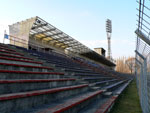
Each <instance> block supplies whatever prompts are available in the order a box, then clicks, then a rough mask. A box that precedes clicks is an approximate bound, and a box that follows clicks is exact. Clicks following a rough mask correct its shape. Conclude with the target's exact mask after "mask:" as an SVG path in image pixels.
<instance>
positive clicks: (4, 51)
mask: <svg viewBox="0 0 150 113" xmlns="http://www.w3.org/2000/svg"><path fill="white" fill-rule="evenodd" d="M0 53H5V54H6V53H7V54H11V55H18V56H24V54H21V53H18V52H15V51H7V50H4V49H2V50H0Z"/></svg>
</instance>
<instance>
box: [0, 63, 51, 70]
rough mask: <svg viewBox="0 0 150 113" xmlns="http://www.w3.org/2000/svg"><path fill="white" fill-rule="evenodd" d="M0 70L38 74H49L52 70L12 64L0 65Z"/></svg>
mask: <svg viewBox="0 0 150 113" xmlns="http://www.w3.org/2000/svg"><path fill="white" fill-rule="evenodd" d="M0 70H18V71H40V72H51V71H54V69H53V68H50V67H45V66H32V65H22V64H12V63H0Z"/></svg>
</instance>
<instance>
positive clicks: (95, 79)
mask: <svg viewBox="0 0 150 113" xmlns="http://www.w3.org/2000/svg"><path fill="white" fill-rule="evenodd" d="M82 79H83V80H86V81H88V82H89V83H93V82H98V81H104V80H111V79H113V77H86V78H82Z"/></svg>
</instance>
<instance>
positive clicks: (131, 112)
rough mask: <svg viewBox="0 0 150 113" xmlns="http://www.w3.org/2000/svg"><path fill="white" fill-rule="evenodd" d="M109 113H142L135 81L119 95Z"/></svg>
mask: <svg viewBox="0 0 150 113" xmlns="http://www.w3.org/2000/svg"><path fill="white" fill-rule="evenodd" d="M110 113H142V110H141V107H140V101H139V96H138V93H137V87H136V82H135V80H134V81H132V83H130V85H129V86H128V87H127V88H126V89H125V91H124V92H123V93H122V94H121V95H120V97H119V98H118V100H117V101H116V103H115V105H114V106H113V108H112V111H111V112H110Z"/></svg>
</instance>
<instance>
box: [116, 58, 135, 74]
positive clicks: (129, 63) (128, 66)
mask: <svg viewBox="0 0 150 113" xmlns="http://www.w3.org/2000/svg"><path fill="white" fill-rule="evenodd" d="M134 66H135V63H134V57H128V58H126V57H124V56H123V57H120V58H118V59H116V71H118V72H122V73H133V70H134Z"/></svg>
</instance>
